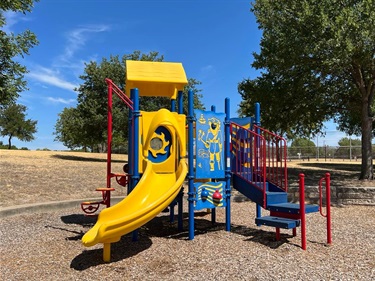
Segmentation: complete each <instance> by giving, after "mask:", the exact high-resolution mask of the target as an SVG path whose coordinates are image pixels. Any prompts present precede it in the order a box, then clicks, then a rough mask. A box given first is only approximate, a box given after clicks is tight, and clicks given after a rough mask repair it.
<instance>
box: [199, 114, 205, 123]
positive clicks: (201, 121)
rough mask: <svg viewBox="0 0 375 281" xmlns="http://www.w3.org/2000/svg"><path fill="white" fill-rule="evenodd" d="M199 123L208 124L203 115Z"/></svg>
mask: <svg viewBox="0 0 375 281" xmlns="http://www.w3.org/2000/svg"><path fill="white" fill-rule="evenodd" d="M198 122H199V123H201V124H206V119H204V115H203V114H201V117H200V118H199V120H198Z"/></svg>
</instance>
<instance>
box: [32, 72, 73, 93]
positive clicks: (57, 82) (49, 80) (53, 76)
mask: <svg viewBox="0 0 375 281" xmlns="http://www.w3.org/2000/svg"><path fill="white" fill-rule="evenodd" d="M27 77H29V78H31V79H34V80H36V81H39V82H43V83H46V84H49V85H52V86H55V87H58V88H62V89H65V90H69V91H74V88H77V87H78V85H77V84H74V83H72V82H69V81H66V80H64V79H63V78H62V77H60V73H59V72H58V71H54V70H52V69H49V68H46V67H41V66H38V67H37V68H36V69H32V70H30V72H29V73H28V74H27Z"/></svg>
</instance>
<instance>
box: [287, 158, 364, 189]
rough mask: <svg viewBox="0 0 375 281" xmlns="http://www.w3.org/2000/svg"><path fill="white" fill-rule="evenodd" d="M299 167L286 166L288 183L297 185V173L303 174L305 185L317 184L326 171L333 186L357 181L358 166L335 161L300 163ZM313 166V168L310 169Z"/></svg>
mask: <svg viewBox="0 0 375 281" xmlns="http://www.w3.org/2000/svg"><path fill="white" fill-rule="evenodd" d="M300 166H301V167H293V168H291V167H290V168H288V179H289V185H298V180H299V174H301V173H302V174H304V175H305V185H306V186H316V187H318V185H319V180H320V179H321V178H322V177H324V176H325V174H326V173H330V175H331V184H332V185H335V186H345V185H347V184H353V183H356V182H357V183H358V184H359V180H358V178H359V175H360V166H358V165H350V164H337V163H301V164H300ZM312 168H313V169H312Z"/></svg>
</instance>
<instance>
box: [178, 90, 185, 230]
mask: <svg viewBox="0 0 375 281" xmlns="http://www.w3.org/2000/svg"><path fill="white" fill-rule="evenodd" d="M182 101H183V92H182V91H178V94H177V110H178V114H183V113H184V108H183V102H182ZM183 197H184V187H181V191H180V193H179V194H178V196H177V198H178V199H177V228H178V230H182V229H183V205H182V204H183Z"/></svg>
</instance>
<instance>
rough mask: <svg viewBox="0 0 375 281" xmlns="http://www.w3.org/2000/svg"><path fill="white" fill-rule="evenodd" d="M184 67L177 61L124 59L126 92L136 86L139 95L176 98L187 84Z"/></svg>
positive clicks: (128, 93) (128, 92)
mask: <svg viewBox="0 0 375 281" xmlns="http://www.w3.org/2000/svg"><path fill="white" fill-rule="evenodd" d="M187 83H188V81H187V78H186V74H185V70H184V67H183V66H182V63H179V62H151V61H132V60H127V61H126V94H127V95H128V96H130V89H134V88H138V90H139V95H140V96H158V97H169V98H171V99H176V98H177V92H178V91H182V90H183V89H184V86H185V85H187Z"/></svg>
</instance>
